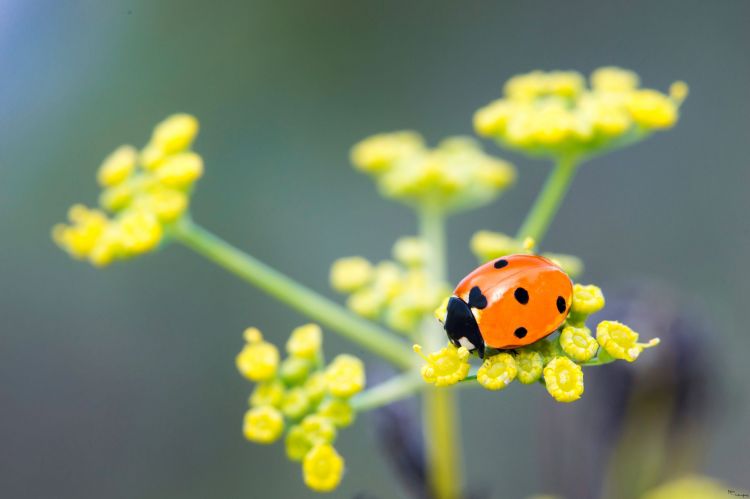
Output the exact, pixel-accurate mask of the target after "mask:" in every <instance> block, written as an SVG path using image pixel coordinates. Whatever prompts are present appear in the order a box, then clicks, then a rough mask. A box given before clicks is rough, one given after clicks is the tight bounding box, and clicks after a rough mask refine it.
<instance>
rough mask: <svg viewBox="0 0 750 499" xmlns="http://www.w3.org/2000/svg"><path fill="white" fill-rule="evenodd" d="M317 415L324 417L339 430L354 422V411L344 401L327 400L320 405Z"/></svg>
mask: <svg viewBox="0 0 750 499" xmlns="http://www.w3.org/2000/svg"><path fill="white" fill-rule="evenodd" d="M318 414H320V415H321V416H325V417H326V418H328V419H329V420H331V421H332V422H333V424H335V425H336V426H338V427H339V428H344V427H346V426H349V425H350V424H352V423H353V422H354V409H352V406H351V405H350V404H349V402H348V401H346V400H341V399H336V398H332V399H328V400H326V401H325V402H323V403H322V404H320V407H319V408H318Z"/></svg>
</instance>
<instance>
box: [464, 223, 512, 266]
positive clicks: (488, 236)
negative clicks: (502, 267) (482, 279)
mask: <svg viewBox="0 0 750 499" xmlns="http://www.w3.org/2000/svg"><path fill="white" fill-rule="evenodd" d="M470 245H471V251H472V253H474V254H475V255H476V256H477V258H478V259H479V260H480V261H482V262H486V261H489V260H493V259H495V258H500V257H502V256H506V255H510V254H513V253H521V252H523V243H521V242H519V241H517V240H515V239H513V238H512V237H510V236H507V235H505V234H502V233H500V232H490V231H488V230H480V231H479V232H477V233H475V234H474V235H473V236H472V238H471V243H470Z"/></svg>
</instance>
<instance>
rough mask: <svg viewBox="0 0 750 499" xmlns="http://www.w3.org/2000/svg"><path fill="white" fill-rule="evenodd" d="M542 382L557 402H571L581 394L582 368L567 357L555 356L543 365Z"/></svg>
mask: <svg viewBox="0 0 750 499" xmlns="http://www.w3.org/2000/svg"><path fill="white" fill-rule="evenodd" d="M544 384H545V385H546V386H547V391H548V392H549V394H550V395H552V398H554V399H555V400H557V401H558V402H573V401H575V400H578V399H579V398H581V395H582V394H583V370H582V369H581V366H579V365H578V364H576V363H575V362H573V361H572V360H570V359H569V358H567V357H555V358H554V359H552V360H551V361H550V362H549V363H548V364H547V365H546V366H545V367H544Z"/></svg>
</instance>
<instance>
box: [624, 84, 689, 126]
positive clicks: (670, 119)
mask: <svg viewBox="0 0 750 499" xmlns="http://www.w3.org/2000/svg"><path fill="white" fill-rule="evenodd" d="M628 110H629V111H630V114H631V115H632V116H633V120H634V121H635V122H636V123H638V124H639V125H642V126H644V127H646V128H669V127H671V126H672V125H674V124H675V122H676V121H677V105H676V104H675V102H674V101H673V100H672V99H670V98H669V97H667V96H666V95H664V94H662V93H661V92H657V91H656V90H639V91H637V92H633V94H632V95H631V96H630V100H629V102H628Z"/></svg>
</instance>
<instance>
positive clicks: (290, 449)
mask: <svg viewBox="0 0 750 499" xmlns="http://www.w3.org/2000/svg"><path fill="white" fill-rule="evenodd" d="M284 446H285V448H286V455H287V457H288V458H289V459H291V460H292V461H302V459H303V458H304V457H305V454H307V453H308V452H310V449H312V443H310V441H309V440H308V439H307V435H306V433H305V430H303V429H302V426H300V425H294V426H292V427H291V428H289V431H287V433H286V438H285V439H284Z"/></svg>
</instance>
